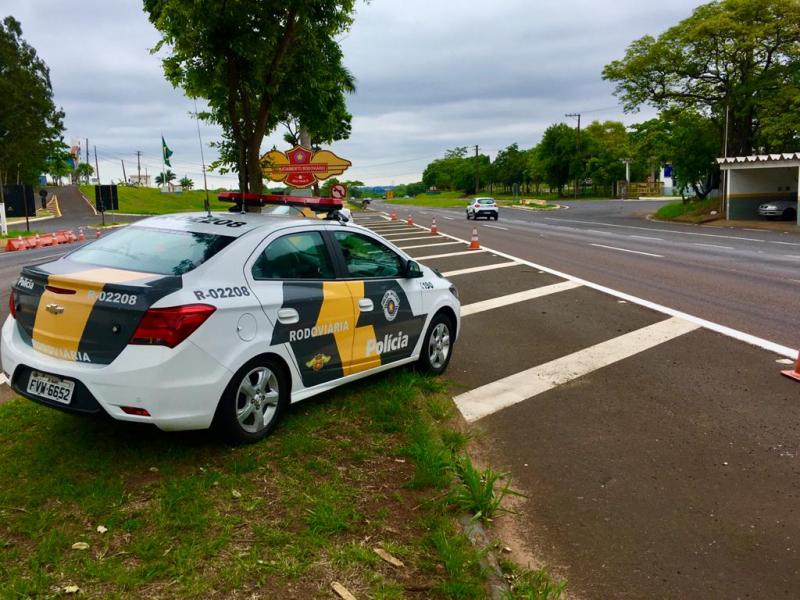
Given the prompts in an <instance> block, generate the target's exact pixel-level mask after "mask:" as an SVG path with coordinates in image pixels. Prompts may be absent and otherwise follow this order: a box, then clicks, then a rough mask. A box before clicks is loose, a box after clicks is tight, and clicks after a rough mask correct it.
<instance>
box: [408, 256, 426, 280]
mask: <svg viewBox="0 0 800 600" xmlns="http://www.w3.org/2000/svg"><path fill="white" fill-rule="evenodd" d="M422 275H423V273H422V269H420V268H419V264H418V263H416V262H414V261H413V260H410V261H408V262H407V263H406V278H407V279H414V278H416V277H422Z"/></svg>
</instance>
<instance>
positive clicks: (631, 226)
mask: <svg viewBox="0 0 800 600" xmlns="http://www.w3.org/2000/svg"><path fill="white" fill-rule="evenodd" d="M543 220H544V221H555V222H558V221H564V222H565V223H585V224H587V225H603V226H605V227H621V228H623V229H639V230H642V231H657V232H659V233H675V234H677V235H699V236H702V237H713V238H724V239H726V240H742V241H745V242H766V241H767V240H759V239H756V238H746V237H738V236H735V235H720V234H718V233H695V232H693V231H678V230H676V229H658V228H655V227H639V226H637V225H616V224H614V223H601V222H598V221H580V220H578V219H556V218H553V217H544V219H543ZM573 229H574V228H573Z"/></svg>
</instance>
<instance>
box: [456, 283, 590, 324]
mask: <svg viewBox="0 0 800 600" xmlns="http://www.w3.org/2000/svg"><path fill="white" fill-rule="evenodd" d="M579 287H581V284H580V283H575V282H574V281H562V282H561V283H554V284H553V285H545V286H542V287H538V288H533V289H530V290H525V291H524V292H517V293H516V294H508V295H507V296H498V297H496V298H490V299H489V300H483V301H482V302H474V303H472V304H467V305H465V306H462V307H461V317H462V318H463V317H468V316H469V315H474V314H476V313H479V312H483V311H485V310H492V309H493V308H500V307H501V306H508V305H509V304H516V303H518V302H525V301H526V300H533V299H534V298H541V297H542V296H549V295H550V294H557V293H558V292H566V291H568V290H574V289H575V288H579Z"/></svg>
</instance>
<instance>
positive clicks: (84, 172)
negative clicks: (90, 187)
mask: <svg viewBox="0 0 800 600" xmlns="http://www.w3.org/2000/svg"><path fill="white" fill-rule="evenodd" d="M92 175H94V167H93V166H92V165H90V164H89V163H87V162H82V163H79V164H78V166H77V167H76V168H75V176H76V177H77V178H78V179H79V180H80V179H82V180H84V181H85V182H86V183H89V178H90V177H91V176H92Z"/></svg>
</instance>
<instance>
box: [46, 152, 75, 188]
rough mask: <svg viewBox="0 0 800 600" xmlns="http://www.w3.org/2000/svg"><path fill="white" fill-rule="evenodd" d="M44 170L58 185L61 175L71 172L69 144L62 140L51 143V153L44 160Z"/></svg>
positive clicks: (64, 175)
mask: <svg viewBox="0 0 800 600" xmlns="http://www.w3.org/2000/svg"><path fill="white" fill-rule="evenodd" d="M45 172H46V173H47V174H48V175H50V178H51V179H52V180H53V182H54V183H57V184H58V185H61V178H62V177H66V176H67V175H69V174H70V173H72V155H71V154H70V152H69V146H67V145H66V144H65V143H64V142H59V143H56V144H54V145H53V149H52V151H51V154H50V156H48V157H47V161H46V162H45Z"/></svg>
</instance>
